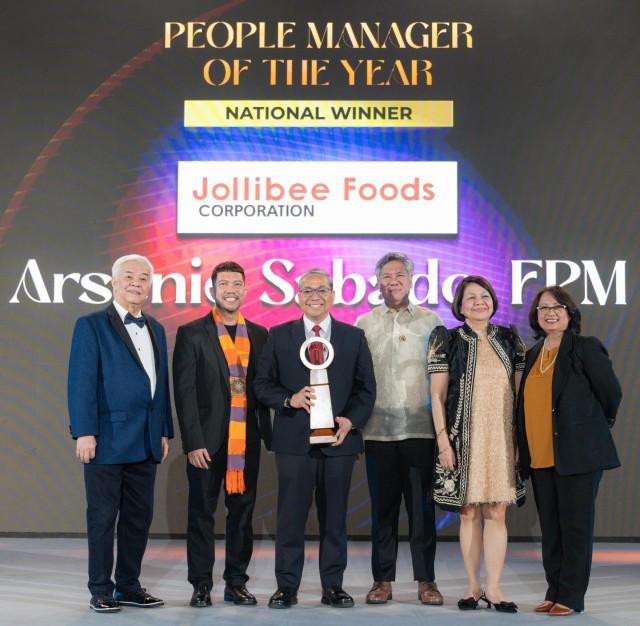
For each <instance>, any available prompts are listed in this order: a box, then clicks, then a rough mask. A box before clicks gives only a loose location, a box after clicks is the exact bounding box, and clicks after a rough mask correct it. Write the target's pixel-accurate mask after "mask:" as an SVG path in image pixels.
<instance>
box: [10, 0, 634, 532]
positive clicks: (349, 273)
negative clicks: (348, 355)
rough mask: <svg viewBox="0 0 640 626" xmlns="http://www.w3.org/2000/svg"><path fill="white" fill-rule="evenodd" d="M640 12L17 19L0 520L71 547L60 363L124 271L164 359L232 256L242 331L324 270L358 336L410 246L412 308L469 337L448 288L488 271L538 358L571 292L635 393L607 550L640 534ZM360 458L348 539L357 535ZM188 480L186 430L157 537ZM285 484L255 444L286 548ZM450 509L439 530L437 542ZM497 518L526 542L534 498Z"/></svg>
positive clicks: (56, 6) (270, 321)
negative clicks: (386, 260)
mask: <svg viewBox="0 0 640 626" xmlns="http://www.w3.org/2000/svg"><path fill="white" fill-rule="evenodd" d="M638 18H640V11H639V9H638V4H637V3H635V2H630V1H629V2H619V3H604V2H588V3H585V2H583V1H581V0H570V1H567V2H562V3H558V2H552V1H550V0H549V1H546V0H545V1H543V2H539V1H536V2H534V1H529V0H523V1H520V2H512V3H509V2H503V1H499V0H489V1H485V2H482V3H478V2H473V1H471V0H468V1H462V0H460V1H455V2H440V1H433V2H428V3H425V2H422V1H417V0H415V1H414V0H409V1H404V0H403V1H401V2H397V3H377V2H370V1H369V2H365V1H360V0H357V1H347V2H341V3H333V2H325V3H302V2H287V1H278V0H274V1H272V2H269V3H264V2H255V1H251V0H246V1H243V0H231V1H229V2H212V1H196V0H189V1H181V2H175V1H169V0H158V1H157V2H154V3H143V2H130V1H128V2H124V1H120V0H116V1H113V2H109V3H102V4H98V3H88V4H87V5H86V6H85V5H80V4H78V3H76V2H64V1H62V2H56V3H53V4H52V3H49V2H42V1H33V2H28V3H22V4H18V3H13V5H12V6H11V7H7V8H5V10H4V11H3V19H2V24H1V25H0V32H1V33H2V37H1V38H0V46H1V48H2V54H1V55H0V73H1V75H2V76H3V86H4V88H3V89H2V97H1V98H0V107H2V115H1V116H0V120H1V121H0V124H1V126H2V134H1V135H0V136H1V137H2V141H1V146H2V150H3V153H4V158H3V163H2V167H1V168H0V260H1V261H0V262H1V266H2V273H1V276H0V316H1V318H0V319H1V320H2V324H1V325H0V342H1V345H2V353H3V376H2V378H1V379H0V385H1V387H2V388H1V392H0V398H1V399H2V400H1V407H2V411H1V418H0V430H1V435H2V436H1V437H0V455H1V457H2V459H3V463H2V467H3V470H4V471H3V472H2V476H1V477H0V499H1V500H2V502H3V506H2V507H0V532H16V533H22V532H26V533H31V532H33V533H79V532H83V531H84V524H85V522H84V490H83V485H82V472H81V468H80V467H79V465H78V463H77V462H76V461H75V458H74V444H73V442H72V440H71V439H70V437H69V432H68V416H67V409H66V374H67V372H66V370H67V360H68V353H69V343H70V336H71V332H72V329H73V325H74V322H75V319H76V318H77V317H78V316H80V315H83V314H86V313H89V312H91V311H95V310H97V309H99V308H101V307H106V306H107V305H108V303H109V302H110V299H111V290H110V283H109V280H110V276H109V274H110V268H111V264H112V262H113V260H114V259H115V258H117V257H118V256H120V255H123V254H128V253H139V254H144V255H146V256H148V257H149V258H150V260H151V261H152V263H153V265H154V268H155V275H154V284H153V297H152V303H151V305H150V306H149V313H150V314H152V315H153V316H155V317H156V318H157V319H158V320H159V321H160V322H161V323H162V324H163V325H164V326H165V328H166V330H167V334H168V338H169V344H170V350H171V349H172V347H173V342H174V338H175V333H176V330H177V328H178V326H180V325H181V324H184V323H186V322H188V321H191V320H192V319H195V318H196V317H199V316H202V315H204V314H205V313H206V312H207V310H209V309H210V307H211V303H212V299H211V298H212V293H211V284H210V278H209V277H210V274H211V269H212V268H213V266H214V265H215V264H216V263H218V262H221V261H224V260H235V261H237V262H239V263H240V264H242V265H243V266H244V267H245V269H246V274H247V286H248V289H249V293H248V296H247V300H246V302H245V305H244V307H243V312H244V314H245V316H246V317H247V318H249V319H251V320H253V321H255V322H258V323H261V324H263V325H265V326H267V327H270V326H273V325H274V324H277V323H280V322H283V321H286V320H289V319H292V318H294V317H297V316H299V315H300V312H299V309H298V307H297V305H296V302H295V287H296V280H297V278H298V277H299V276H300V275H301V274H302V273H303V272H304V271H305V270H307V269H310V268H311V267H319V268H321V269H324V270H326V271H327V272H329V273H330V274H331V275H332V276H333V280H334V287H335V291H336V300H335V302H336V304H335V307H334V309H333V311H332V312H333V314H334V315H335V317H336V318H338V319H340V320H343V321H346V322H353V321H355V319H356V317H357V316H358V315H360V314H362V313H364V312H366V311H369V310H370V309H371V308H372V307H374V306H377V305H378V304H379V303H380V301H381V299H380V294H379V290H378V288H377V284H376V279H375V271H374V269H375V263H376V261H377V260H378V259H379V258H380V257H381V256H382V255H383V254H385V253H386V252H389V251H400V252H404V253H405V254H408V255H409V256H410V257H411V258H412V259H413V261H414V263H415V268H416V269H415V272H416V273H415V276H414V289H413V292H412V296H411V297H412V301H413V302H415V303H417V304H421V305H423V306H426V307H428V308H430V309H432V310H434V311H436V312H437V313H438V314H439V315H440V316H441V318H442V319H443V320H444V322H445V324H446V325H448V326H453V325H457V324H458V322H457V321H456V320H455V319H454V318H453V316H452V314H451V311H450V303H451V300H452V293H453V290H454V289H455V285H456V283H457V281H458V280H459V279H460V277H462V276H464V275H467V274H481V275H483V276H485V277H486V278H487V279H488V280H489V281H490V282H491V284H492V285H493V286H494V288H495V291H496V293H497V296H498V300H499V311H498V313H497V315H496V317H495V320H496V321H497V322H498V323H501V324H514V325H515V326H517V327H518V328H519V330H520V332H521V333H522V335H523V337H524V338H525V339H526V341H527V343H528V344H529V345H531V343H532V342H533V337H532V333H531V331H530V329H529V328H528V322H527V313H528V306H529V303H530V301H531V298H532V296H533V294H534V293H535V292H536V290H537V289H539V288H540V287H541V286H543V285H545V284H556V283H557V284H562V285H565V286H566V287H567V289H569V291H570V292H571V293H572V295H573V296H574V298H575V299H576V301H577V302H578V303H579V305H580V308H581V310H582V314H583V333H584V334H588V335H595V336H597V337H599V338H600V339H601V340H602V341H603V342H604V343H605V345H606V346H607V347H608V349H609V351H610V354H611V356H612V359H613V362H614V367H615V370H616V372H617V374H618V376H619V378H620V380H621V383H622V385H623V392H624V400H623V405H622V407H621V410H620V414H619V417H618V423H617V424H616V426H615V428H614V437H615V440H616V442H617V445H618V448H619V452H620V456H621V459H622V463H623V466H622V468H621V469H618V470H615V471H613V472H608V473H607V475H606V477H605V480H604V481H603V483H602V487H601V494H600V497H599V500H598V516H597V523H596V535H598V536H599V537H611V538H626V537H639V536H640V511H638V503H637V498H633V497H632V496H631V494H633V493H635V492H636V491H637V480H638V475H639V473H640V468H639V465H638V461H637V453H636V448H637V445H638V441H639V438H638V426H637V420H636V419H635V416H634V407H635V406H636V405H637V402H638V399H639V398H638V391H637V365H636V361H637V359H636V354H637V352H638V348H639V342H638V337H637V332H636V327H637V320H638V302H637V274H638V244H637V239H638V226H639V219H638V215H639V214H638V208H637V197H638V192H639V189H638V173H637V163H638V158H637V144H638V141H637V135H638V133H637V111H636V109H637V102H638V97H639V96H640V93H639V91H640V90H639V83H638V72H637V66H636V63H635V62H634V59H636V58H637V55H638V52H639V51H640V49H639V44H638V43H637V38H635V37H634V32H633V25H634V24H637V23H638ZM176 426H177V423H176ZM363 465H364V464H363V462H362V461H360V462H359V463H358V464H357V468H356V472H355V475H354V480H353V486H352V493H351V502H350V512H349V520H348V528H349V532H350V534H352V535H362V536H366V535H367V534H368V532H369V528H370V523H369V504H368V492H367V486H366V477H365V472H364V466H363ZM186 490H187V487H186V478H185V457H184V455H183V454H182V453H181V449H180V441H179V436H178V437H177V438H176V440H175V441H174V443H173V447H172V451H171V455H170V457H169V459H168V460H167V462H166V464H165V465H163V466H162V467H161V468H160V471H159V474H158V487H157V502H156V514H155V519H154V524H153V528H152V531H153V532H155V533H172V534H182V533H184V532H185V524H186V521H185V520H186ZM275 494H276V476H275V467H274V460H273V457H272V456H271V455H268V454H264V455H263V458H262V466H261V476H260V491H259V497H258V503H257V506H256V524H255V530H256V532H257V533H258V534H263V535H272V534H273V533H274V532H275ZM221 508H222V507H221ZM222 514H223V513H222ZM455 521H456V520H455V518H454V517H453V516H451V515H446V514H442V513H441V514H440V516H439V522H438V523H439V526H440V528H441V532H442V534H443V535H452V534H455V533H456V524H455ZM218 528H223V527H222V526H218ZM509 528H510V533H511V535H512V536H517V537H531V536H537V535H538V528H537V525H536V519H535V510H534V507H533V502H532V498H530V502H528V503H527V505H526V506H525V508H524V509H520V510H517V511H516V510H513V511H510V516H509ZM308 531H309V533H310V534H314V533H316V532H317V527H316V525H315V521H314V519H313V516H311V518H310V521H309V526H308Z"/></svg>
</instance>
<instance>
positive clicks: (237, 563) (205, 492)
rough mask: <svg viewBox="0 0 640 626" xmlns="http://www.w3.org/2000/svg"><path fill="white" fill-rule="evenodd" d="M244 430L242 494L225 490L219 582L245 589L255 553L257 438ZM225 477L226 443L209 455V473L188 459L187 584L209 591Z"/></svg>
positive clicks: (258, 463) (258, 446) (258, 442)
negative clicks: (223, 566) (223, 546)
mask: <svg viewBox="0 0 640 626" xmlns="http://www.w3.org/2000/svg"><path fill="white" fill-rule="evenodd" d="M250 433H251V431H250V430H248V431H247V449H246V452H245V469H244V483H245V488H246V489H245V492H244V493H234V494H228V493H227V492H226V491H225V492H224V504H225V507H226V509H227V520H226V529H225V544H226V545H225V568H224V573H223V578H224V580H225V582H226V583H227V584H228V585H232V586H236V585H243V584H244V583H246V581H247V580H249V577H248V576H247V568H248V567H249V561H250V560H251V555H252V554H253V525H252V518H253V509H254V506H255V503H256V491H257V484H258V470H259V468H260V439H259V438H258V437H257V435H256V436H255V437H252V436H250ZM226 473H227V448H226V444H225V445H223V446H222V448H221V449H220V450H219V451H218V452H217V453H216V454H215V455H214V456H213V461H212V462H211V464H210V466H209V469H208V470H202V469H198V468H197V467H194V466H193V465H191V463H189V461H187V479H188V481H189V504H188V510H187V567H188V580H189V582H190V583H191V584H192V585H193V586H194V587H198V586H200V585H202V584H204V585H205V586H206V587H207V588H208V589H211V588H212V587H213V564H214V561H215V542H214V515H215V512H216V508H217V506H218V497H219V495H220V489H222V488H223V485H224V478H225V475H226Z"/></svg>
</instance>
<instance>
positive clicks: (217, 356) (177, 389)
mask: <svg viewBox="0 0 640 626" xmlns="http://www.w3.org/2000/svg"><path fill="white" fill-rule="evenodd" d="M245 321H246V324H247V334H248V335H249V341H250V342H251V352H250V356H249V367H248V370H247V442H249V440H250V438H251V436H252V433H256V434H257V435H258V436H259V437H261V438H262V440H263V441H264V443H265V446H266V447H267V449H269V447H270V445H271V419H270V414H269V410H268V409H267V408H266V407H265V406H263V405H261V404H260V403H259V402H258V401H257V400H256V397H255V394H254V393H253V385H252V384H251V383H252V381H253V378H254V376H255V366H256V362H257V360H258V357H259V355H260V352H261V351H262V348H263V346H264V344H265V341H266V340H267V329H266V328H264V326H259V325H258V324H254V323H252V322H250V321H249V320H245ZM173 392H174V400H175V405H176V412H177V414H178V423H179V424H180V433H181V435H182V448H183V450H184V452H185V453H187V452H191V451H192V450H198V449H200V448H206V449H207V450H208V452H209V454H210V455H212V456H213V455H214V454H216V453H217V452H218V450H219V449H220V448H221V446H222V445H223V444H226V442H227V431H228V427H229V414H230V410H231V390H230V388H229V367H228V366H227V361H226V359H225V357H224V353H223V352H222V348H221V347H220V342H219V341H218V330H217V328H216V325H215V323H214V321H213V316H212V315H211V313H207V315H205V316H204V317H202V318H200V319H197V320H194V321H193V322H190V323H189V324H185V325H184V326H180V327H179V328H178V334H177V336H176V345H175V348H174V351H173Z"/></svg>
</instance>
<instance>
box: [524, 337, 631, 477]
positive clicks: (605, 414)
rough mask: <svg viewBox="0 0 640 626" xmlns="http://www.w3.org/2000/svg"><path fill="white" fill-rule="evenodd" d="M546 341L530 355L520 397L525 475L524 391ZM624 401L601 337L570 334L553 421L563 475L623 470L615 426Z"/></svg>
mask: <svg viewBox="0 0 640 626" xmlns="http://www.w3.org/2000/svg"><path fill="white" fill-rule="evenodd" d="M542 345H543V342H542V341H539V342H538V343H537V344H535V345H534V346H533V347H532V348H531V349H530V350H529V351H528V352H527V356H526V362H525V367H524V373H523V376H522V382H521V384H520V393H519V394H518V407H517V413H516V427H517V436H518V450H519V453H520V471H521V474H522V475H523V477H527V476H528V475H529V472H530V467H529V464H530V462H531V458H530V456H529V445H528V443H527V432H526V427H525V415H524V387H525V383H526V380H527V376H528V375H529V372H530V371H531V368H532V367H533V365H534V364H535V362H536V359H537V358H538V354H539V353H540V350H541V349H542ZM621 399H622V391H621V389H620V383H619V382H618V379H617V378H616V375H615V373H614V371H613V367H612V365H611V360H610V359H609V355H608V353H607V350H606V348H605V347H604V346H603V345H602V343H600V341H598V339H596V338H595V337H583V336H582V335H576V334H575V333H573V332H565V333H564V335H563V337H562V341H561V342H560V347H559V349H558V356H557V358H556V363H555V365H554V368H553V380H552V383H551V401H552V404H551V421H552V428H553V456H554V460H555V468H556V471H557V472H558V474H560V475H563V476H566V475H571V474H586V473H589V472H595V471H598V470H605V469H612V468H614V467H619V465H620V460H619V459H618V453H617V452H616V447H615V444H614V443H613V437H612V436H611V430H610V429H611V427H612V426H613V424H614V423H615V420H616V413H617V412H618V406H619V405H620V400H621Z"/></svg>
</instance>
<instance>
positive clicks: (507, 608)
mask: <svg viewBox="0 0 640 626" xmlns="http://www.w3.org/2000/svg"><path fill="white" fill-rule="evenodd" d="M480 600H482V601H483V602H486V603H487V608H488V609H490V608H491V607H492V606H493V608H494V609H495V610H496V611H498V612H499V613H517V612H518V605H517V604H516V603H515V602H505V601H504V600H502V601H501V602H491V600H489V598H487V596H486V595H485V594H484V593H483V594H482V595H481V596H480Z"/></svg>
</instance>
